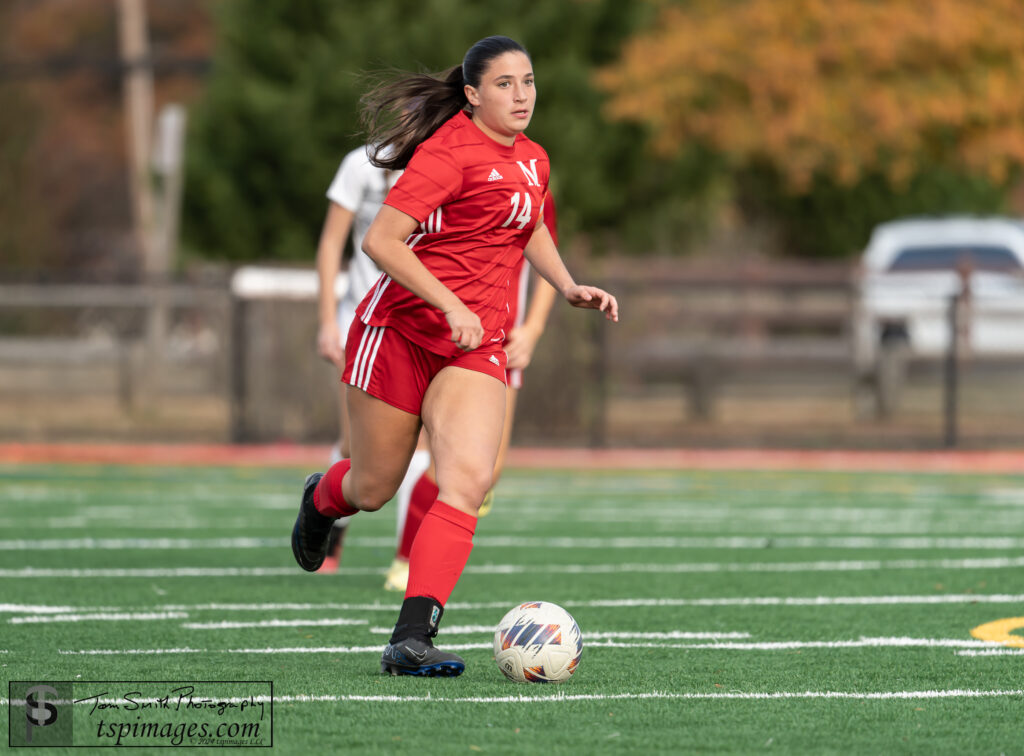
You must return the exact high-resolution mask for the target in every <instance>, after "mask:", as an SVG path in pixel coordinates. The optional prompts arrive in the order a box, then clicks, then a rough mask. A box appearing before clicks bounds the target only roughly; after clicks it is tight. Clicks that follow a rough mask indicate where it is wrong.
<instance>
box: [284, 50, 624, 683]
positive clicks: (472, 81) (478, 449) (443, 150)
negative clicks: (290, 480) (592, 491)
mask: <svg viewBox="0 0 1024 756" xmlns="http://www.w3.org/2000/svg"><path fill="white" fill-rule="evenodd" d="M412 100H415V101H417V102H418V107H416V108H415V109H409V110H407V111H406V112H405V113H403V105H404V104H405V103H407V102H410V101H412ZM535 100H536V92H535V90H534V76H533V68H532V64H531V62H530V58H529V56H528V55H527V53H526V50H525V49H524V48H523V47H522V46H521V45H520V44H519V43H517V42H515V41H513V40H511V39H509V38H508V37H487V38H486V39H483V40H480V41H479V42H477V43H476V44H475V45H473V47H472V48H470V50H469V51H468V52H467V53H466V56H465V58H464V59H463V61H462V65H461V66H455V67H453V68H452V69H450V70H449V71H448V72H446V74H445V75H444V78H443V79H437V78H434V77H432V76H427V75H413V74H410V75H407V76H405V77H403V78H399V79H396V80H394V81H393V82H390V83H383V84H381V85H380V86H379V87H378V88H377V89H375V90H374V91H373V92H371V93H370V95H368V97H367V99H366V101H365V102H366V106H365V107H366V113H367V114H368V116H367V117H368V120H369V122H370V124H371V136H372V137H373V138H372V139H371V142H372V143H373V144H375V145H377V153H376V155H375V156H374V162H375V164H377V165H380V166H381V167H385V168H392V169H398V168H405V173H404V174H403V175H402V177H401V178H400V179H399V180H398V182H397V183H396V184H395V186H394V188H393V189H392V190H391V192H390V193H389V194H388V197H387V199H386V201H385V204H384V207H382V208H381V211H380V212H379V213H378V214H377V217H376V219H375V220H374V221H373V224H372V225H371V227H370V229H369V231H368V232H367V234H366V238H365V239H364V241H363V249H364V250H365V251H366V253H367V254H368V255H369V256H370V257H371V258H372V259H373V260H374V261H375V262H376V263H377V265H378V266H379V267H380V268H381V270H383V271H384V275H383V276H382V277H381V278H380V280H379V281H378V282H377V284H376V285H375V286H374V288H373V289H371V291H370V292H369V293H368V294H367V295H366V298H365V299H363V301H362V303H361V304H360V305H359V309H358V310H357V313H356V314H357V316H358V319H357V321H356V323H355V324H353V327H352V329H351V331H350V333H349V339H348V345H347V347H348V348H347V349H346V365H345V375H344V379H345V381H346V382H347V383H348V384H349V386H350V387H351V388H350V390H349V392H348V409H349V423H350V427H351V434H352V442H351V446H352V457H351V459H348V460H342V461H341V462H338V463H336V464H335V465H333V466H332V467H331V468H330V469H329V470H328V471H327V473H326V474H325V475H321V474H320V473H313V474H312V475H310V476H309V477H308V478H307V479H306V483H305V485H304V488H303V495H302V502H301V504H300V507H299V514H298V517H297V519H296V522H295V527H294V529H293V531H292V551H293V553H294V555H295V558H296V561H298V563H299V565H300V566H301V567H303V568H304V569H306V570H310V571H312V570H315V569H316V568H317V567H319V566H320V563H321V562H322V561H323V558H324V552H325V550H326V546H327V537H328V534H329V532H330V528H331V524H332V523H333V521H334V519H336V518H338V517H343V516H346V515H353V514H355V513H357V512H359V511H376V510H378V509H380V507H381V506H383V505H384V504H385V503H386V502H387V501H388V500H389V499H390V498H391V496H392V495H393V494H394V493H395V490H396V489H397V487H398V484H399V483H400V482H401V480H402V477H403V476H404V475H405V471H406V468H407V466H408V463H409V459H410V457H411V456H412V453H413V450H414V449H415V446H416V440H417V437H418V435H419V431H420V427H421V425H422V426H424V427H425V428H426V429H427V432H428V434H429V436H430V445H431V452H432V454H433V456H434V460H435V465H436V468H437V483H438V489H439V493H438V499H437V501H436V502H435V503H434V505H433V506H432V507H431V509H430V511H429V512H428V513H427V515H426V517H424V518H423V522H422V524H421V525H420V529H419V532H418V533H417V535H416V540H415V543H414V544H413V547H412V554H411V555H410V560H409V585H408V588H407V589H406V593H405V600H404V601H403V603H402V608H401V610H400V612H399V615H398V621H397V622H396V624H395V629H394V631H393V633H392V635H391V639H390V641H389V643H388V645H387V647H386V648H385V649H384V653H383V656H382V658H381V671H382V672H390V673H391V674H395V675H428V676H455V675H459V674H461V673H462V672H463V670H464V669H465V663H464V662H463V660H462V659H461V658H459V657H458V656H456V655H455V654H451V653H446V652H444V651H441V650H440V649H438V648H435V647H434V645H433V643H432V640H431V639H432V638H433V637H435V636H436V635H437V628H438V623H439V622H440V620H441V615H442V613H443V610H444V605H445V604H446V603H447V601H448V597H449V596H450V595H451V592H452V591H453V590H454V588H455V584H456V583H457V582H458V579H459V577H460V576H461V574H462V571H463V569H464V568H465V565H466V561H467V560H468V559H469V555H470V552H471V551H472V548H473V532H474V529H475V526H476V514H477V510H478V508H479V506H480V503H481V501H482V500H483V498H484V495H485V494H486V493H487V491H488V489H489V488H490V487H491V478H492V472H493V469H494V462H495V458H496V457H497V454H498V447H499V446H500V444H501V435H502V428H503V425H504V416H505V367H506V354H505V351H504V349H503V348H502V344H503V342H504V340H505V336H506V334H505V333H504V326H505V324H506V318H507V313H508V287H509V279H510V274H511V271H512V269H513V268H514V267H515V264H516V261H517V260H518V259H519V257H521V256H522V254H523V250H524V248H525V247H526V245H527V242H528V241H531V239H532V241H534V242H535V243H534V244H531V245H530V250H529V252H528V253H527V258H528V259H529V261H530V263H531V265H532V266H533V267H534V269H535V270H537V272H538V273H540V274H541V275H542V276H543V277H544V278H545V279H547V281H548V282H549V283H550V284H551V285H552V286H554V287H555V289H557V290H558V291H559V292H560V293H561V294H562V295H563V296H564V297H565V298H566V300H567V301H568V302H569V303H570V304H572V305H574V306H576V307H585V308H590V309H597V310H600V311H602V312H604V313H605V317H607V318H608V319H609V320H613V321H614V320H618V304H617V302H616V301H615V297H613V296H612V295H610V294H609V293H607V292H605V291H603V290H602V289H599V288H597V287H593V286H582V285H578V284H576V282H575V281H574V280H573V279H572V276H570V274H569V272H568V271H567V270H566V268H565V265H564V264H563V263H562V260H561V258H560V257H559V255H558V251H557V249H556V248H555V245H554V243H553V242H552V241H551V236H550V234H549V233H548V231H547V229H546V228H545V227H544V225H543V223H540V224H538V223H537V220H538V216H539V214H540V208H541V206H542V204H543V201H544V197H545V195H546V193H547V181H548V174H549V164H548V158H547V154H546V153H545V152H544V150H543V149H542V148H541V147H540V146H539V145H537V144H535V143H534V142H532V141H530V140H529V139H528V138H526V136H525V134H524V133H523V132H524V131H525V130H526V127H527V126H528V125H529V123H530V118H531V117H532V115H533V107H534V103H535ZM382 114H384V115H387V114H390V115H392V116H394V117H395V118H396V120H395V122H394V124H393V126H392V127H391V128H390V129H388V130H383V131H381V130H379V129H378V130H377V132H378V133H373V132H374V130H375V127H374V124H376V123H379V121H378V118H379V117H380V116H381V115H382ZM382 156H383V158H382Z"/></svg>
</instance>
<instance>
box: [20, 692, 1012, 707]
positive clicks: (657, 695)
mask: <svg viewBox="0 0 1024 756" xmlns="http://www.w3.org/2000/svg"><path fill="white" fill-rule="evenodd" d="M1016 696H1024V690H1012V689H1011V690H970V689H965V690H956V689H954V690H888V691H839V690H820V691H819V690H804V691H752V692H744V691H722V692H715V693H670V692H663V691H642V692H636V693H565V692H564V691H558V692H554V693H551V694H548V695H536V696H530V695H517V696H465V697H455V696H434V695H426V696H382V695H375V696H367V695H346V696H337V695H325V696H274V697H273V699H271V698H270V697H269V696H251V697H248V698H228V699H225V701H227V702H229V703H239V704H240V703H242V702H243V701H245V702H248V703H344V702H366V703H425V704H434V703H482V704H499V703H507V704H519V703H566V702H572V701H645V700H652V699H668V700H685V701H707V700H716V699H722V700H746V701H777V700H787V699H815V698H832V699H852V700H862V701H864V700H872V701H906V700H928V699H940V698H1010V697H1016ZM132 700H133V701H135V702H136V703H139V704H147V703H148V704H155V703H159V700H160V699H156V698H133V699H132ZM99 702H100V703H122V701H118V700H116V699H99ZM52 703H55V704H65V705H66V704H77V705H79V706H92V705H94V704H95V703H96V700H95V699H88V700H82V701H60V700H57V701H52ZM6 705H11V706H24V705H25V702H24V701H13V702H8V700H7V697H6V696H5V697H4V698H3V699H0V706H6Z"/></svg>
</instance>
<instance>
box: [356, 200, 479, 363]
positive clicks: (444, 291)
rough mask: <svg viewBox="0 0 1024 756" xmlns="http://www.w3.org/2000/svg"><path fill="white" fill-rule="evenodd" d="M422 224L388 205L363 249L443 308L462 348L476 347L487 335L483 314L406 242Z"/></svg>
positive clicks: (415, 291)
mask: <svg viewBox="0 0 1024 756" xmlns="http://www.w3.org/2000/svg"><path fill="white" fill-rule="evenodd" d="M419 225H420V224H419V221H417V220H416V219H415V218H413V217H412V216H411V215H406V214H405V213H403V212H402V211H401V210H398V209H396V208H394V207H391V206H390V205H384V206H383V207H381V209H380V212H379V213H377V217H376V218H374V219H373V223H371V224H370V228H369V229H368V230H367V232H366V236H365V237H364V238H363V252H365V253H366V254H367V255H369V257H370V259H371V260H373V261H374V262H375V263H377V267H378V268H380V269H381V270H382V271H384V272H385V273H387V274H388V275H389V276H390V277H391V279H392V280H394V281H395V282H397V283H399V284H401V285H402V286H404V287H405V288H406V289H408V290H409V291H411V292H412V293H413V294H415V295H416V296H418V297H419V298H420V299H422V300H424V301H425V302H427V303H428V304H431V305H433V306H434V307H436V308H437V309H439V310H440V311H441V312H443V313H444V316H445V319H446V320H447V321H448V326H449V327H450V328H451V329H452V341H453V342H454V343H455V344H456V345H458V347H459V348H460V349H464V350H466V351H469V350H471V349H476V348H477V347H478V346H480V343H481V342H482V341H483V338H484V329H483V325H481V323H480V318H478V317H477V315H476V313H474V312H473V311H472V310H470V309H469V308H468V307H466V305H465V304H464V303H463V302H462V300H461V299H459V298H458V297H457V296H455V294H454V293H453V292H452V291H451V289H449V288H448V287H447V286H445V285H444V284H443V283H441V282H440V281H439V280H438V279H437V277H436V276H435V275H434V274H433V273H431V272H430V271H429V270H427V268H426V266H425V265H424V264H423V263H422V262H420V259H419V258H418V257H417V256H416V253H415V252H413V251H412V249H410V248H409V245H407V244H406V243H405V240H406V239H408V238H409V236H411V235H412V234H413V233H414V232H415V231H416V229H417V228H419Z"/></svg>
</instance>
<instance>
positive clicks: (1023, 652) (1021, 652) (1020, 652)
mask: <svg viewBox="0 0 1024 756" xmlns="http://www.w3.org/2000/svg"><path fill="white" fill-rule="evenodd" d="M956 653H957V656H1024V648H986V649H984V650H982V651H957V652H956Z"/></svg>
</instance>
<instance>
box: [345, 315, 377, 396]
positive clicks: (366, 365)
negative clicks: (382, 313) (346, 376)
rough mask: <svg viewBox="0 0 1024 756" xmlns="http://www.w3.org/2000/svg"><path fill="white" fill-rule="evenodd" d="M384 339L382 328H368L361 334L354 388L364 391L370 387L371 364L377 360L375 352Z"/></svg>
mask: <svg viewBox="0 0 1024 756" xmlns="http://www.w3.org/2000/svg"><path fill="white" fill-rule="evenodd" d="M383 339H384V328H383V327H382V326H370V327H369V328H367V329H366V333H364V334H363V338H362V340H361V343H360V344H359V354H357V355H356V365H355V383H354V384H353V385H354V386H355V387H356V388H361V389H362V390H363V391H366V390H367V389H368V388H369V386H370V376H371V375H372V374H373V362H374V360H375V359H376V358H377V350H378V349H380V342H381V341H382V340H383Z"/></svg>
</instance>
